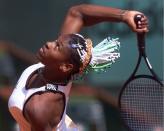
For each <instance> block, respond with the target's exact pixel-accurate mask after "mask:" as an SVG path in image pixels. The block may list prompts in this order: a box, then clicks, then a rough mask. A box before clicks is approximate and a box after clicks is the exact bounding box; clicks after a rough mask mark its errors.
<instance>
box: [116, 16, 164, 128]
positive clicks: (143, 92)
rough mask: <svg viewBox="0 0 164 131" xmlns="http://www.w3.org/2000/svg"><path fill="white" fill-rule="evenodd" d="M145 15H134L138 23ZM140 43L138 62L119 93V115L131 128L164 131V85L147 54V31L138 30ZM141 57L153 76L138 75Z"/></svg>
mask: <svg viewBox="0 0 164 131" xmlns="http://www.w3.org/2000/svg"><path fill="white" fill-rule="evenodd" d="M142 17H143V16H142V15H139V14H138V15H136V16H135V17H134V21H135V23H136V26H137V23H138V21H140V20H141V18H142ZM137 43H138V51H139V57H138V62H137V65H136V67H135V69H134V71H133V73H132V75H131V76H130V78H129V79H128V80H127V81H126V82H125V84H124V86H123V88H122V89H121V91H120V95H119V108H120V115H121V118H122V119H123V121H124V123H125V125H126V126H127V128H128V129H129V130H131V131H164V125H163V124H164V121H163V119H164V113H163V111H164V108H163V106H164V105H163V94H164V86H163V83H162V82H161V81H160V79H159V78H158V76H157V75H156V73H155V72H154V70H153V68H152V66H151V64H150V62H149V60H148V57H147V55H146V52H145V33H137ZM142 59H144V60H143V61H144V64H146V67H147V68H148V69H149V71H150V74H151V75H147V74H137V71H138V69H139V67H140V65H141V61H142Z"/></svg>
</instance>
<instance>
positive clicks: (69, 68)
mask: <svg viewBox="0 0 164 131" xmlns="http://www.w3.org/2000/svg"><path fill="white" fill-rule="evenodd" d="M59 69H60V70H61V71H62V72H63V73H66V72H71V71H72V70H73V64H69V63H63V64H61V65H60V67H59Z"/></svg>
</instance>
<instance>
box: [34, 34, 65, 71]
mask: <svg viewBox="0 0 164 131" xmlns="http://www.w3.org/2000/svg"><path fill="white" fill-rule="evenodd" d="M67 40H68V38H66V37H64V36H60V37H59V38H58V39H57V40H55V41H52V42H47V43H46V44H45V45H43V47H41V48H40V49H39V51H38V53H37V57H38V59H39V60H40V61H41V62H42V63H43V64H44V65H46V66H49V67H52V68H54V69H57V68H59V67H60V65H61V64H63V63H66V62H68V47H67V46H68V42H67Z"/></svg>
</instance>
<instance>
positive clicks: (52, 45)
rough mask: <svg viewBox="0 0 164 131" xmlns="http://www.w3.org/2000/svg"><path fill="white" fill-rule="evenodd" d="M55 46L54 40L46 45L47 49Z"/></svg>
mask: <svg viewBox="0 0 164 131" xmlns="http://www.w3.org/2000/svg"><path fill="white" fill-rule="evenodd" d="M54 46H55V44H54V42H47V43H46V44H45V47H46V48H47V49H50V48H54Z"/></svg>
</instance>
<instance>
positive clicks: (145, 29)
mask: <svg viewBox="0 0 164 131" xmlns="http://www.w3.org/2000/svg"><path fill="white" fill-rule="evenodd" d="M135 32H138V33H144V32H145V33H147V32H149V30H148V28H143V29H136V30H135Z"/></svg>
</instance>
